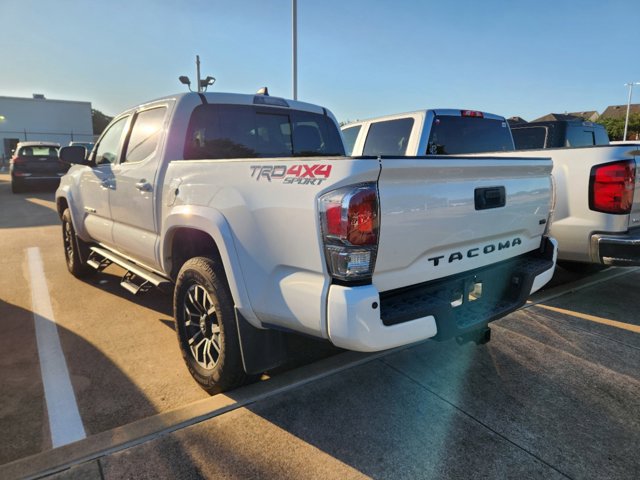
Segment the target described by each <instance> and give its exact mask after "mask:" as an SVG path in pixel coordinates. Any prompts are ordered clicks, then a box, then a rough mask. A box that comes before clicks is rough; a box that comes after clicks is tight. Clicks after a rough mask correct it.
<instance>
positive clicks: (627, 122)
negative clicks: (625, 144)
mask: <svg viewBox="0 0 640 480" xmlns="http://www.w3.org/2000/svg"><path fill="white" fill-rule="evenodd" d="M634 85H640V82H629V83H625V84H624V86H625V87H629V99H628V100H627V117H626V118H625V120H624V135H623V136H622V140H626V139H627V127H628V126H629V110H630V108H631V93H632V92H633V86H634Z"/></svg>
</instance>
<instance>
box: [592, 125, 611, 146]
mask: <svg viewBox="0 0 640 480" xmlns="http://www.w3.org/2000/svg"><path fill="white" fill-rule="evenodd" d="M595 134H596V145H609V135H608V134H607V130H606V129H605V128H604V127H596V128H595Z"/></svg>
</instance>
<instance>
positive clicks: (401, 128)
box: [362, 118, 413, 156]
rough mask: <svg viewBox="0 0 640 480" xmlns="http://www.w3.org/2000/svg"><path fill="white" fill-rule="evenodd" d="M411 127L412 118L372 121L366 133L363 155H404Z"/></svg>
mask: <svg viewBox="0 0 640 480" xmlns="http://www.w3.org/2000/svg"><path fill="white" fill-rule="evenodd" d="M412 128H413V118H400V119H398V120H388V121H386V122H377V123H372V124H371V126H370V127H369V133H367V140H366V142H365V144H364V149H363V152H362V153H363V155H365V156H369V155H371V156H377V155H394V156H395V155H404V154H405V152H406V151H407V142H408V141H409V135H411V129H412Z"/></svg>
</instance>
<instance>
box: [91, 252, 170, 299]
mask: <svg viewBox="0 0 640 480" xmlns="http://www.w3.org/2000/svg"><path fill="white" fill-rule="evenodd" d="M112 263H115V264H116V265H119V266H120V267H122V268H124V269H125V270H126V271H127V272H126V273H125V274H124V276H123V277H122V280H121V281H120V286H121V287H123V288H124V289H126V290H128V291H129V292H131V293H132V294H134V295H136V294H137V293H140V292H146V291H147V290H149V289H150V288H151V286H154V287H157V288H160V289H164V288H166V287H168V286H169V285H171V282H170V281H169V280H167V279H166V278H164V277H161V276H160V275H158V274H157V273H154V272H150V271H149V270H147V269H146V268H144V267H141V266H140V265H136V264H135V263H133V262H132V261H130V260H127V259H126V258H124V257H122V256H120V255H118V254H117V253H114V252H111V251H109V250H106V249H104V248H100V247H91V253H90V254H89V258H88V259H87V265H89V266H91V267H93V268H95V269H96V270H98V271H99V272H101V271H102V270H104V269H105V268H107V267H108V266H109V265H111V264H112Z"/></svg>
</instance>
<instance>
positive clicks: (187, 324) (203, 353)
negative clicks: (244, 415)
mask: <svg viewBox="0 0 640 480" xmlns="http://www.w3.org/2000/svg"><path fill="white" fill-rule="evenodd" d="M233 305H234V304H233V298H232V297H231V292H230V290H229V285H228V284H227V280H226V276H225V273H224V269H223V267H222V265H221V264H220V262H219V261H215V260H213V259H211V258H208V257H195V258H192V259H190V260H188V261H187V262H186V263H185V264H184V265H183V266H182V268H181V269H180V273H179V274H178V278H177V281H176V287H175V292H174V296H173V313H174V318H175V321H176V333H177V334H178V342H179V343H180V349H181V351H182V357H183V358H184V361H185V363H186V365H187V368H188V369H189V373H191V375H192V376H193V378H194V379H195V380H196V381H197V382H198V383H199V384H200V386H201V387H202V388H204V389H205V390H206V391H207V392H208V393H210V394H214V393H219V392H223V391H226V390H231V389H233V388H235V387H238V386H240V385H242V384H243V383H244V382H245V381H246V380H247V375H246V374H245V371H244V368H243V366H242V357H241V354H240V344H239V341H238V330H237V326H236V319H235V312H234V309H233Z"/></svg>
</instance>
